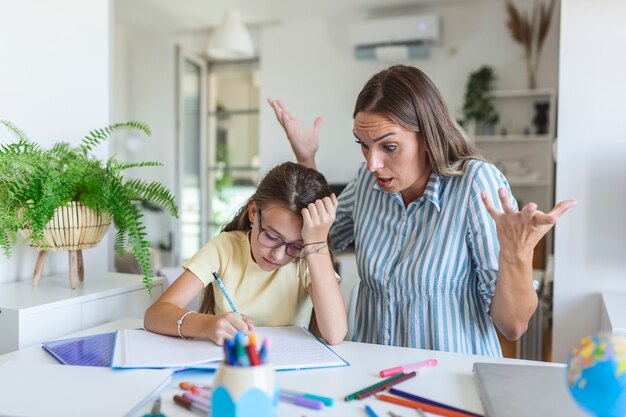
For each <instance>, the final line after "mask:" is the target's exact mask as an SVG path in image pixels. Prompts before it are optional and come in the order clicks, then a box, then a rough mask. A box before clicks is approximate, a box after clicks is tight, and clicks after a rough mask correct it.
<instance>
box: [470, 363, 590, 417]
mask: <svg viewBox="0 0 626 417" xmlns="http://www.w3.org/2000/svg"><path fill="white" fill-rule="evenodd" d="M473 369H474V380H475V381H476V385H477V387H478V392H479V393H480V400H481V401H482V404H483V408H484V409H485V415H486V417H585V416H587V414H586V413H584V412H583V411H582V409H580V408H579V407H578V406H577V405H576V403H575V402H574V399H573V398H572V397H571V395H570V393H569V392H567V382H566V379H565V367H563V366H542V365H511V364H502V363H480V362H477V363H475V364H474V368H473Z"/></svg>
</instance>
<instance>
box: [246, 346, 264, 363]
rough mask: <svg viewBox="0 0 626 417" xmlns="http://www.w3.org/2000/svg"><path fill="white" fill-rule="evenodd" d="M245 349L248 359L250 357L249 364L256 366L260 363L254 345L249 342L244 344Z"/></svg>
mask: <svg viewBox="0 0 626 417" xmlns="http://www.w3.org/2000/svg"><path fill="white" fill-rule="evenodd" d="M246 351H247V352H248V359H250V365H251V366H257V365H260V364H261V359H260V358H259V352H257V351H256V348H255V347H254V345H252V344H250V345H248V346H246Z"/></svg>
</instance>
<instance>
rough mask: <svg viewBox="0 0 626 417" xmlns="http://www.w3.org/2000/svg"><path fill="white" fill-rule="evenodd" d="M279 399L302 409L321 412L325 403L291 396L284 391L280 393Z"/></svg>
mask: <svg viewBox="0 0 626 417" xmlns="http://www.w3.org/2000/svg"><path fill="white" fill-rule="evenodd" d="M278 398H279V399H280V400H281V401H283V402H287V403H291V404H294V405H299V406H300V407H306V408H312V409H314V410H321V409H322V408H324V403H323V402H321V401H319V400H314V399H312V398H306V397H300V396H298V395H291V394H287V393H285V392H283V391H280V394H279V397H278Z"/></svg>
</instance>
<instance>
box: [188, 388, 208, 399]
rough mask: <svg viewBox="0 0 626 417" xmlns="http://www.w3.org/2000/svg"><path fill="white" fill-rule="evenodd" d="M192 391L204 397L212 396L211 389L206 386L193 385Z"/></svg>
mask: <svg viewBox="0 0 626 417" xmlns="http://www.w3.org/2000/svg"><path fill="white" fill-rule="evenodd" d="M190 391H191V392H192V393H193V394H194V395H198V396H200V397H204V398H211V391H209V390H206V389H204V388H200V387H197V386H195V385H194V386H193V387H191V389H190Z"/></svg>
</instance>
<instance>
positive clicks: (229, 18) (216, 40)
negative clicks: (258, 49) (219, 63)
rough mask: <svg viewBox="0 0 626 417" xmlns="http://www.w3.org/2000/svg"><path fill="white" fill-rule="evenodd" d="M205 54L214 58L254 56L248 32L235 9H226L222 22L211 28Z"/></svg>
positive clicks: (232, 58)
mask: <svg viewBox="0 0 626 417" xmlns="http://www.w3.org/2000/svg"><path fill="white" fill-rule="evenodd" d="M207 54H208V55H209V57H210V58H213V59H215V60H235V59H246V58H252V57H253V56H254V45H253V44H252V37H251V36H250V32H248V29H247V28H246V27H245V26H244V24H243V23H242V22H241V16H240V15H239V12H238V11H237V10H232V9H231V10H227V11H226V12H225V13H224V18H223V19H222V22H221V23H220V24H219V26H217V27H216V28H215V30H213V34H212V35H211V39H210V40H209V46H208V47H207Z"/></svg>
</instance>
